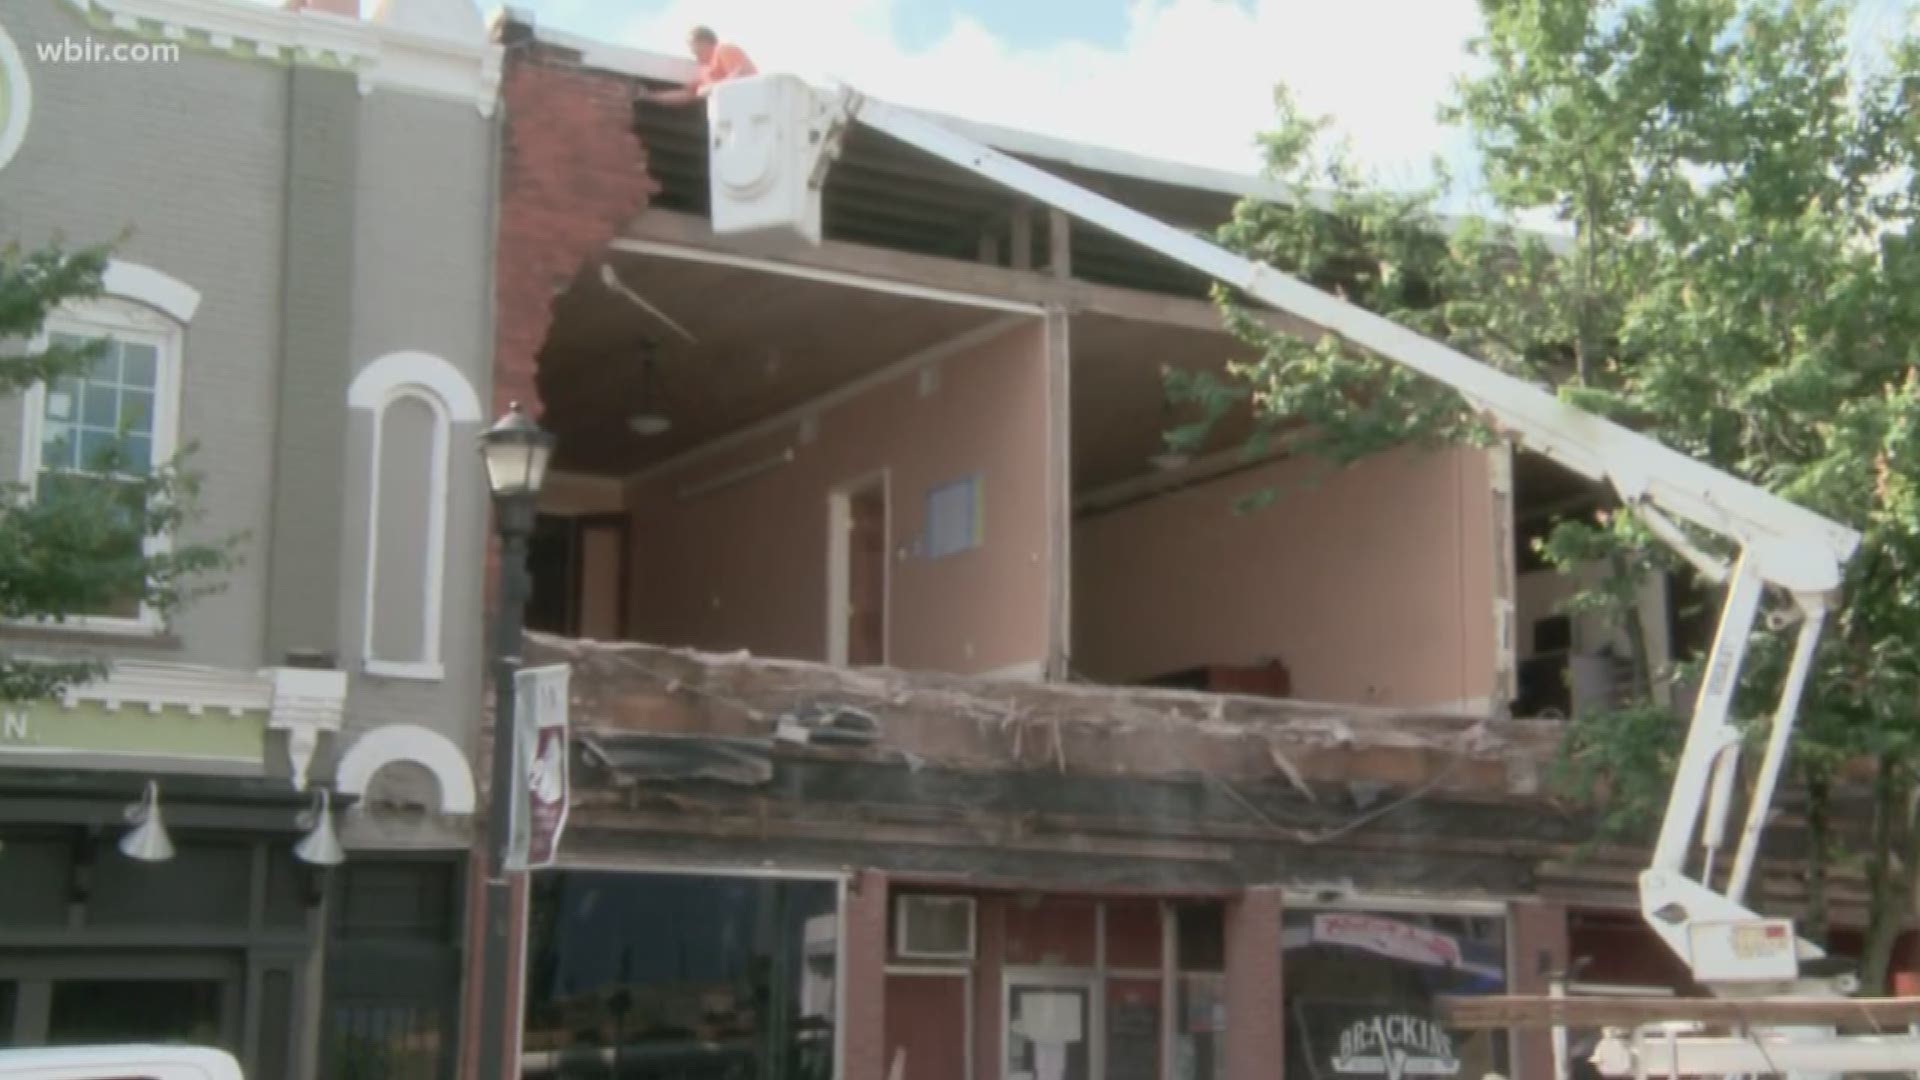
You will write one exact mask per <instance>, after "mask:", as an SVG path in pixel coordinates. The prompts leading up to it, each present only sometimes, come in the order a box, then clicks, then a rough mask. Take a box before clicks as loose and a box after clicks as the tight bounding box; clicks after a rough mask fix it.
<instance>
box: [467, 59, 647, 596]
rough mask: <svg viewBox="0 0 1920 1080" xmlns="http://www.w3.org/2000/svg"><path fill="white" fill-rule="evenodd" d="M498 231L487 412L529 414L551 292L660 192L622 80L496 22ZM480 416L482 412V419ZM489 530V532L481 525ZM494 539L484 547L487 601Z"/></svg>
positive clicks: (495, 559)
mask: <svg viewBox="0 0 1920 1080" xmlns="http://www.w3.org/2000/svg"><path fill="white" fill-rule="evenodd" d="M504 33H505V36H506V38H507V40H508V42H509V46H508V49H507V55H506V61H505V69H504V71H503V72H502V76H501V90H500V99H501V108H502V109H503V110H504V117H503V130H502V137H501V147H500V154H501V162H500V217H499V235H498V237H497V238H496V243H495V245H494V265H495V278H494V290H495V296H494V360H493V365H494V366H493V415H494V416H498V415H500V414H501V413H503V412H505V411H506V409H507V406H508V404H509V403H511V402H515V401H517V402H519V403H520V406H521V408H523V409H525V410H526V412H527V415H529V416H531V417H533V418H534V419H535V420H538V419H539V418H540V414H541V400H540V384H539V369H540V349H541V347H542V346H543V345H544V344H545V343H546V340H547V330H548V327H549V325H550V324H551V323H552V321H553V301H554V298H555V297H556V296H558V295H559V294H560V293H561V292H563V291H565V290H566V288H567V286H568V285H569V284H570V283H571V282H572V280H573V278H574V277H575V275H576V274H578V273H579V270H580V266H581V263H582V262H584V261H585V260H587V259H589V258H592V257H595V256H597V255H599V254H600V253H601V252H602V251H604V250H605V249H606V246H607V244H608V243H609V242H610V241H612V240H613V238H614V237H615V236H617V235H618V234H619V233H620V231H621V230H622V229H624V228H625V227H626V226H627V225H628V223H630V222H631V221H632V220H633V219H634V218H635V217H637V216H639V214H640V213H641V212H642V211H644V210H645V209H646V207H647V203H648V201H649V200H651V199H652V197H653V196H654V195H655V194H656V193H658V191H659V190H660V185H659V184H658V182H657V181H655V180H654V179H653V177H652V176H651V175H650V174H649V173H648V171H647V152H646V147H645V146H643V145H642V144H641V142H640V140H639V138H638V137H637V136H636V135H635V134H634V132H633V94H634V90H635V83H634V81H633V80H631V79H627V78H624V77H622V76H618V75H613V74H610V73H607V72H600V71H593V70H590V69H587V68H584V67H581V66H580V64H579V62H578V58H577V57H576V56H574V55H573V54H571V53H568V52H566V51H565V50H560V49H555V48H552V47H550V46H544V45H540V44H538V43H535V42H531V41H525V40H521V41H515V40H514V39H515V38H516V37H522V36H524V29H523V28H519V27H512V26H509V27H506V28H505V31H504ZM489 422H490V421H489ZM490 535H491V533H490ZM499 566H500V551H499V543H498V542H497V541H492V542H490V543H489V545H488V549H487V566H486V589H487V606H488V609H489V610H490V611H491V610H492V609H493V607H494V601H495V599H496V598H495V596H494V592H495V590H496V584H495V583H496V582H497V581H498V580H499Z"/></svg>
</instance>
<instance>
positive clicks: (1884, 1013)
mask: <svg viewBox="0 0 1920 1080" xmlns="http://www.w3.org/2000/svg"><path fill="white" fill-rule="evenodd" d="M1440 1015H1441V1017H1442V1019H1443V1021H1444V1023H1445V1024H1446V1025H1447V1026H1448V1027H1451V1028H1457V1029H1459V1030H1461V1031H1494V1030H1501V1029H1512V1028H1533V1029H1538V1028H1551V1027H1561V1026H1565V1027H1572V1028H1604V1027H1637V1026H1639V1025H1641V1024H1658V1023H1664V1022H1669V1021H1672V1022H1693V1023H1705V1024H1730V1025H1739V1026H1749V1025H1758V1024H1766V1025H1773V1024H1814V1025H1826V1024H1835V1025H1838V1024H1846V1025H1853V1024H1863V1025H1870V1026H1876V1027H1880V1028H1902V1027H1906V1026H1907V1025H1909V1024H1915V1023H1920V997H1901V998H1761V999H1755V1000H1748V1001H1742V1000H1735V999H1730V998H1671V997H1586V998H1581V997H1570V998H1549V997H1506V996H1495V995H1487V996H1483V997H1452V996H1442V997H1441V998H1440Z"/></svg>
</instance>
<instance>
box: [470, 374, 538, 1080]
mask: <svg viewBox="0 0 1920 1080" xmlns="http://www.w3.org/2000/svg"><path fill="white" fill-rule="evenodd" d="M480 443H481V445H480V453H481V457H482V458H483V459H484V460H485V462H486V466H487V487H488V488H489V489H490V490H491V491H492V493H493V509H494V527H495V528H496V529H498V530H499V532H500V591H499V601H500V612H499V617H498V618H497V619H496V620H495V622H494V638H493V649H492V662H493V738H492V746H493V786H492V789H491V791H490V792H489V794H488V798H487V833H488V836H487V840H488V848H489V853H488V854H489V859H490V864H489V866H488V867H487V871H488V872H487V889H486V896H487V908H486V911H487V932H486V937H485V939H484V942H483V945H482V949H483V951H484V953H485V964H484V966H483V969H482V970H483V974H482V976H481V978H482V979H483V980H484V982H482V983H481V987H480V992H481V994H482V997H481V1005H480V1080H508V1078H509V1077H510V1076H516V1075H518V1074H519V1069H517V1068H515V1069H513V1071H512V1072H511V1073H509V1072H508V1065H509V1063H508V1062H507V1061H506V1060H505V1056H504V1055H505V1050H506V1045H507V1044H506V1038H505V1037H506V1033H507V1030H508V1029H507V1025H509V1024H514V1023H517V1022H518V1020H517V1019H516V1018H515V1017H513V1016H511V1015H509V1010H508V1002H509V1001H511V1000H513V997H512V995H510V994H508V992H507V989H508V988H507V957H508V956H509V955H510V954H511V951H512V947H513V923H512V920H511V919H510V918H509V917H508V915H509V908H510V907H511V901H512V898H513V890H512V886H511V883H510V880H509V878H508V876H507V844H508V841H509V837H508V832H509V830H510V829H511V827H512V813H513V807H512V804H511V802H510V798H511V795H512V792H513V764H514V734H515V718H514V696H515V695H514V685H513V684H514V675H515V673H517V672H518V671H519V670H520V644H521V636H522V630H523V624H524V623H525V621H526V613H527V593H528V591H529V586H530V583H529V582H528V580H527V538H528V537H529V536H531V535H532V534H533V523H534V518H535V515H536V513H537V511H538V506H539V501H540V485H541V484H542V483H543V482H545V480H546V478H547V460H548V459H549V458H550V457H552V455H553V436H552V435H550V434H548V433H547V432H545V431H542V430H540V426H539V425H538V424H535V423H534V422H533V421H532V420H530V419H528V417H527V414H526V413H524V412H521V411H520V403H519V402H517V401H516V402H514V403H513V404H512V405H510V406H508V408H507V414H506V415H505V416H502V417H501V418H500V420H499V421H498V422H497V423H495V424H494V425H493V427H492V428H490V429H488V431H487V433H486V434H485V435H483V436H481V440H480Z"/></svg>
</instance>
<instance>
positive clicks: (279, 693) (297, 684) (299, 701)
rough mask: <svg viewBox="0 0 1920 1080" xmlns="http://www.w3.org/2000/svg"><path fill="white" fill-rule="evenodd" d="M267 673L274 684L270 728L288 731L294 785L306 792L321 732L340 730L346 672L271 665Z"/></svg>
mask: <svg viewBox="0 0 1920 1080" xmlns="http://www.w3.org/2000/svg"><path fill="white" fill-rule="evenodd" d="M267 675H268V677H269V678H271V679H272V687H273V698H272V705H271V706H270V709H269V711H268V713H267V728H268V730H271V731H282V732H285V733H286V736H287V759H288V763H289V764H290V765H291V766H292V769H293V788H294V790H295V791H305V790H307V779H308V770H309V769H311V768H312V766H313V755H314V751H315V750H317V749H318V748H319V745H320V735H321V733H322V732H333V733H338V732H339V730H340V725H341V722H342V720H343V719H344V717H345V715H346V705H347V673H346V672H344V671H329V670H324V669H318V668H285V667H283V668H269V669H268V670H267Z"/></svg>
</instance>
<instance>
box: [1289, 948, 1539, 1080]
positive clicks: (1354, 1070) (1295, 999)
mask: <svg viewBox="0 0 1920 1080" xmlns="http://www.w3.org/2000/svg"><path fill="white" fill-rule="evenodd" d="M1284 919H1285V921H1284V924H1283V925H1284V932H1283V948H1284V949H1285V959H1284V963H1283V974H1282V981H1283V985H1284V987H1285V991H1286V1002H1287V1006H1286V1008H1287V1031H1286V1046H1287V1051H1286V1053H1287V1067H1286V1075H1287V1076H1288V1077H1300V1078H1302V1080H1336V1078H1337V1080H1372V1078H1374V1077H1379V1078H1380V1080H1399V1078H1401V1077H1416V1076H1462V1077H1465V1076H1484V1075H1485V1074H1487V1073H1489V1072H1495V1073H1499V1074H1501V1075H1507V1074H1508V1049H1507V1037H1506V1033H1505V1032H1465V1031H1457V1030H1451V1029H1448V1028H1446V1027H1445V1026H1443V1025H1442V1024H1441V1023H1440V1019H1439V1015H1438V1002H1437V1000H1436V999H1437V998H1439V997H1441V996H1443V995H1465V994H1499V993H1504V992H1505V990H1506V985H1507V979H1506V956H1507V946H1506V922H1505V920H1504V919H1501V918H1497V917H1495V918H1482V917H1473V916H1456V915H1423V914H1407V913H1402V912H1359V911H1300V910H1294V911H1288V912H1287V913H1286V915H1285V917H1284Z"/></svg>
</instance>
